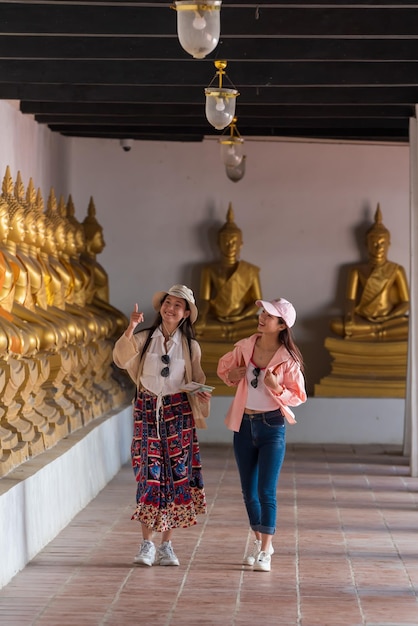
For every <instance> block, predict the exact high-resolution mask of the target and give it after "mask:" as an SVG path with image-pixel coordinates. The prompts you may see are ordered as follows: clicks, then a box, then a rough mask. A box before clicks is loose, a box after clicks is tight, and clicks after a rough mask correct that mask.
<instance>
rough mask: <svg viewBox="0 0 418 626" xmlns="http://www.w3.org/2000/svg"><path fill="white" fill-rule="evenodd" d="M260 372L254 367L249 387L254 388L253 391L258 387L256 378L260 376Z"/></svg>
mask: <svg viewBox="0 0 418 626" xmlns="http://www.w3.org/2000/svg"><path fill="white" fill-rule="evenodd" d="M260 371H261V369H260V368H259V367H255V368H254V369H253V374H254V376H255V378H253V379H252V381H251V387H254V389H257V387H258V377H259V376H260Z"/></svg>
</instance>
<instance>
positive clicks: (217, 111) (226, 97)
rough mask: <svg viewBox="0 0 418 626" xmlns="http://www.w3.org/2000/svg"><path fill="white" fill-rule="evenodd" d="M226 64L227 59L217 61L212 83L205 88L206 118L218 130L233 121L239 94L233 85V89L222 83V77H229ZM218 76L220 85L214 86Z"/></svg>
mask: <svg viewBox="0 0 418 626" xmlns="http://www.w3.org/2000/svg"><path fill="white" fill-rule="evenodd" d="M226 66H227V61H215V67H216V69H217V72H216V74H215V76H214V77H213V79H212V81H211V83H210V85H209V86H208V87H206V89H205V94H206V118H207V120H208V122H209V124H211V125H212V126H213V127H214V128H216V130H223V129H224V128H226V127H227V126H229V124H230V123H231V122H232V120H233V119H234V115H235V105H236V99H237V96H239V92H238V90H237V89H235V87H234V86H233V85H232V87H233V88H232V89H231V88H227V87H223V85H222V77H223V76H225V77H226V78H228V77H227V75H226V72H225V68H226ZM217 76H218V77H219V83H218V86H217V87H212V86H211V85H212V83H213V81H214V80H215V79H216V77H217ZM228 80H229V79H228ZM230 82H231V81H230ZM231 84H232V83H231Z"/></svg>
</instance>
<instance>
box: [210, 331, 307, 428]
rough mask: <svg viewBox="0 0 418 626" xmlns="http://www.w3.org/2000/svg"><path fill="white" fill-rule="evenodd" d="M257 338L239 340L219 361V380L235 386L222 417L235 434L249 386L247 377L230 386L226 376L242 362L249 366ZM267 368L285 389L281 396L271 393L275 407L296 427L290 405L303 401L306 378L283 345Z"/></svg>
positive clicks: (257, 335) (304, 400) (304, 399)
mask: <svg viewBox="0 0 418 626" xmlns="http://www.w3.org/2000/svg"><path fill="white" fill-rule="evenodd" d="M259 336H260V335H259V334H255V335H251V337H247V338H246V339H241V340H240V341H238V342H237V343H236V344H235V347H234V349H233V350H232V352H228V353H227V354H225V355H224V356H223V357H221V358H220V359H219V363H218V369H217V374H218V376H219V378H220V379H221V380H223V381H224V383H225V384H226V385H228V386H229V387H232V386H234V385H235V386H236V387H237V391H236V393H235V397H234V399H233V401H232V404H231V406H230V408H229V411H228V413H227V415H226V418H225V424H226V426H227V427H228V428H229V429H230V430H234V431H235V432H238V431H239V429H240V426H241V421H242V416H243V413H244V409H245V404H246V401H247V388H248V383H247V379H246V377H244V378H242V379H241V380H240V381H239V383H238V385H236V384H235V383H231V382H230V381H229V380H228V373H229V371H230V370H231V369H233V368H235V367H239V366H240V365H242V364H243V362H244V363H245V365H246V366H248V363H249V362H250V359H251V357H252V354H253V352H254V344H255V342H256V339H257V337H259ZM268 367H269V368H271V369H274V370H275V373H276V374H278V376H279V381H280V383H282V384H283V385H284V386H285V390H284V392H283V393H282V394H281V395H280V396H278V395H276V394H274V393H273V392H271V394H272V396H273V398H274V399H275V400H276V402H277V408H278V409H281V410H282V411H283V414H284V416H285V418H286V420H287V421H288V422H289V424H296V420H295V416H294V414H293V412H292V411H291V410H290V409H289V406H298V405H299V404H302V403H303V402H306V391H305V379H304V377H303V374H302V372H301V370H300V367H299V365H298V363H296V361H295V360H294V359H293V357H292V356H291V355H290V354H289V352H288V351H287V350H286V348H285V347H284V346H280V348H279V349H278V350H277V352H276V353H275V354H274V356H273V357H272V359H271V361H270V363H269V364H268Z"/></svg>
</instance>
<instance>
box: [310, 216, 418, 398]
mask: <svg viewBox="0 0 418 626" xmlns="http://www.w3.org/2000/svg"><path fill="white" fill-rule="evenodd" d="M366 245H367V253H368V260H367V262H365V263H361V264H358V265H355V266H353V267H352V268H351V270H350V272H349V275H348V282H347V288H346V300H345V307H344V311H343V315H342V316H341V317H339V318H336V319H333V320H331V324H330V327H331V330H332V331H333V332H334V333H335V334H336V335H338V336H339V337H340V338H341V339H334V338H327V339H326V341H325V347H326V348H328V350H329V352H330V353H331V356H332V357H333V359H334V363H333V374H331V376H328V377H327V378H325V379H323V380H322V381H321V383H320V384H319V385H316V387H315V395H332V396H335V395H350V396H351V395H360V396H371V397H373V396H374V397H383V396H387V397H403V395H404V392H405V379H406V355H407V340H408V321H409V317H408V313H409V289H408V282H407V278H406V274H405V270H404V268H403V267H402V266H401V265H399V264H398V263H395V262H393V261H389V260H388V258H387V253H388V249H389V246H390V233H389V231H388V229H387V228H386V227H385V226H384V225H383V222H382V212H381V210H380V206H379V205H378V206H377V210H376V213H375V218H374V223H373V225H372V226H371V227H370V228H369V230H368V231H367V233H366ZM329 387H330V388H329ZM348 391H352V392H353V393H349V394H347V392H348ZM337 392H338V393H337Z"/></svg>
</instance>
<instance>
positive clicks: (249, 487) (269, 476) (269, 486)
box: [234, 410, 286, 535]
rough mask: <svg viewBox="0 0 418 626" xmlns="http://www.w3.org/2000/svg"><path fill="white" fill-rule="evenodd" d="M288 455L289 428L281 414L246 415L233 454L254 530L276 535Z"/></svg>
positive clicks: (276, 412)
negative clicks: (281, 478) (278, 491)
mask: <svg viewBox="0 0 418 626" xmlns="http://www.w3.org/2000/svg"><path fill="white" fill-rule="evenodd" d="M285 451H286V426H285V424H284V418H283V415H282V413H281V411H280V410H277V411H268V412H267V413H255V414H254V415H249V414H247V413H244V417H243V419H242V423H241V428H240V430H239V432H238V433H234V453H235V459H236V462H237V465H238V471H239V475H240V479H241V488H242V495H243V497H244V503H245V506H246V509H247V513H248V519H249V521H250V526H251V528H252V529H253V530H255V531H258V532H260V533H265V534H266V535H274V533H275V530H276V515H277V497H276V489H277V482H278V480H279V474H280V470H281V467H282V464H283V459H284V455H285Z"/></svg>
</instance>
